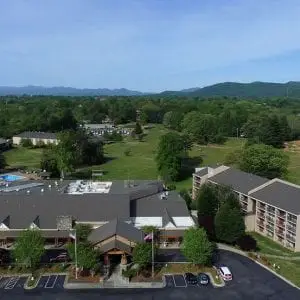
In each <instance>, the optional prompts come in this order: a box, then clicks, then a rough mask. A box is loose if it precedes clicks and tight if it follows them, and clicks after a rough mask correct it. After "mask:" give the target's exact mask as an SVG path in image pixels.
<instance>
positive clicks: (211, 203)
mask: <svg viewBox="0 0 300 300" xmlns="http://www.w3.org/2000/svg"><path fill="white" fill-rule="evenodd" d="M196 204H197V213H198V223H199V226H200V227H203V228H204V229H205V230H206V231H207V233H208V234H209V236H210V237H213V235H214V218H215V215H216V213H217V210H218V207H219V197H218V191H217V187H216V186H215V185H213V184H210V183H206V184H203V185H202V186H201V187H200V189H199V191H198V193H197V196H196Z"/></svg>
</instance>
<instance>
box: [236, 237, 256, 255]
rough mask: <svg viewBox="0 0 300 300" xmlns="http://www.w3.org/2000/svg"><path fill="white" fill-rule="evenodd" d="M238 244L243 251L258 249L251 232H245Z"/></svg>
mask: <svg viewBox="0 0 300 300" xmlns="http://www.w3.org/2000/svg"><path fill="white" fill-rule="evenodd" d="M236 244H237V246H238V247H239V248H240V249H241V250H243V251H256V249H257V242H256V239H255V238H253V237H252V236H251V235H249V234H245V235H243V236H242V237H240V238H239V239H238V240H237V242H236Z"/></svg>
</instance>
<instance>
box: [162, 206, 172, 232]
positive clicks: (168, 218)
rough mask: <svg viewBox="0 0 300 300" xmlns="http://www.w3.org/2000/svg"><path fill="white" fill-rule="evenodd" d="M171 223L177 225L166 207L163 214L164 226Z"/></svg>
mask: <svg viewBox="0 0 300 300" xmlns="http://www.w3.org/2000/svg"><path fill="white" fill-rule="evenodd" d="M169 223H171V224H173V225H175V224H174V222H173V220H172V218H171V216H170V214H169V212H168V210H167V209H166V208H165V209H164V214H163V216H162V226H163V227H165V226H166V225H168V224H169Z"/></svg>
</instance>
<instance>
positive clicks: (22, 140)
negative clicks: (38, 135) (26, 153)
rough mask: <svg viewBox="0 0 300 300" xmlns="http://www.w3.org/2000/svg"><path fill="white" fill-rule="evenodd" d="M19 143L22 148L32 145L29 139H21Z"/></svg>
mask: <svg viewBox="0 0 300 300" xmlns="http://www.w3.org/2000/svg"><path fill="white" fill-rule="evenodd" d="M20 145H21V146H22V147H24V148H31V147H33V144H32V141H31V139H21V142H20Z"/></svg>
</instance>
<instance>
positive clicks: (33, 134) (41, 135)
mask: <svg viewBox="0 0 300 300" xmlns="http://www.w3.org/2000/svg"><path fill="white" fill-rule="evenodd" d="M15 136H16V137H20V138H25V139H34V138H35V139H47V140H49V139H50V140H56V138H57V137H56V134H55V133H52V132H40V131H25V132H22V133H19V134H17V135H15Z"/></svg>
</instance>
